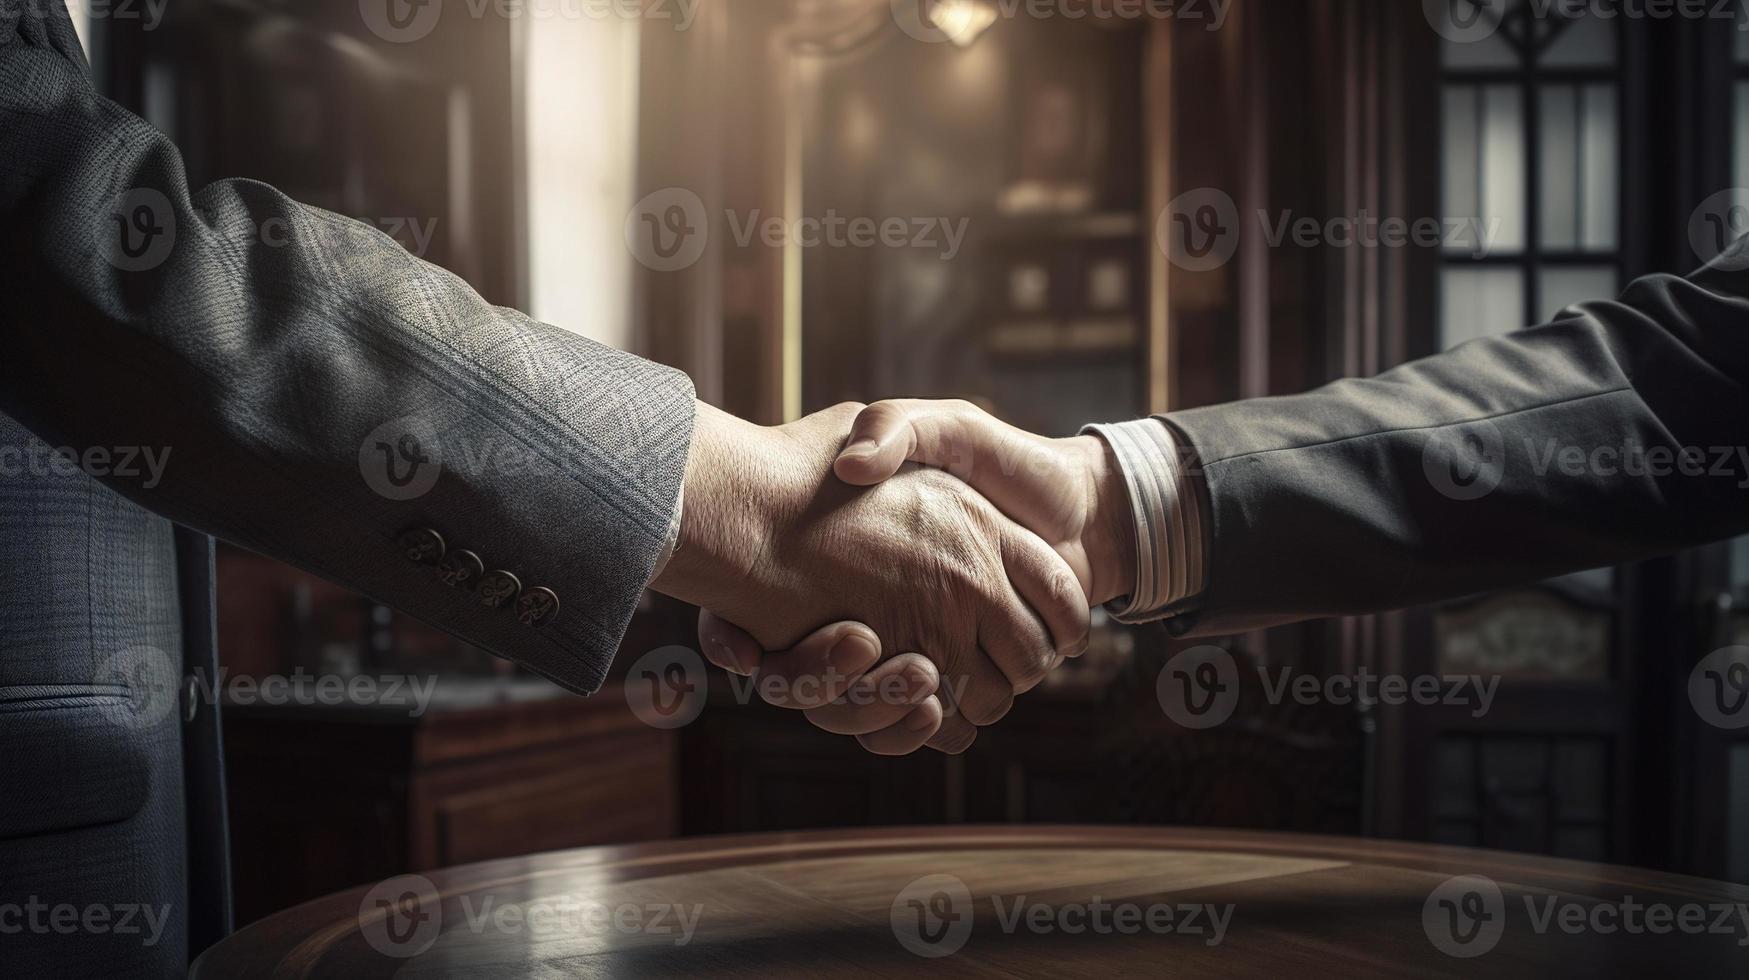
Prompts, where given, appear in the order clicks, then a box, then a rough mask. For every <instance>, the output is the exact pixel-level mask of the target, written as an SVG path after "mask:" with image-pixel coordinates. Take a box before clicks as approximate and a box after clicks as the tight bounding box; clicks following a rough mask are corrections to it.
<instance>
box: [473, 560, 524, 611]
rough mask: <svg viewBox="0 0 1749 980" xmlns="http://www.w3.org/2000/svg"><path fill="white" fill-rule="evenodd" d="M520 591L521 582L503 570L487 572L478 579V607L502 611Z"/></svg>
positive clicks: (514, 599)
mask: <svg viewBox="0 0 1749 980" xmlns="http://www.w3.org/2000/svg"><path fill="white" fill-rule="evenodd" d="M521 591H522V580H521V579H519V578H517V577H516V576H514V575H512V574H510V573H509V572H507V571H505V570H503V569H501V568H500V569H497V570H495V571H490V572H487V573H486V574H485V575H484V576H482V577H481V578H480V605H482V606H485V607H486V608H488V609H503V608H506V607H508V606H509V605H510V604H511V603H512V602H515V601H516V595H517V593H519V592H521Z"/></svg>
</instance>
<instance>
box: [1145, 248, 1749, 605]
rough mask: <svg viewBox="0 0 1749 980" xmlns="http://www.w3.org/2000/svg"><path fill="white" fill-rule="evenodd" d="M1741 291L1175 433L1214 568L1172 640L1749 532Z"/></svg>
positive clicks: (1695, 293) (1219, 411)
mask: <svg viewBox="0 0 1749 980" xmlns="http://www.w3.org/2000/svg"><path fill="white" fill-rule="evenodd" d="M1746 275H1749V273H1745V272H1742V271H1733V270H1728V269H1726V270H1708V271H1706V272H1703V273H1702V274H1700V275H1698V276H1696V277H1691V278H1690V279H1687V280H1684V279H1678V278H1675V277H1669V276H1658V277H1651V278H1648V279H1644V280H1641V281H1639V282H1637V283H1635V284H1633V285H1632V286H1630V287H1629V289H1628V290H1627V292H1626V293H1625V294H1624V296H1623V298H1622V300H1621V301H1619V302H1599V303H1590V304H1585V306H1583V307H1582V308H1580V309H1579V310H1576V311H1572V312H1571V313H1570V314H1569V315H1568V316H1565V317H1563V318H1562V319H1561V320H1558V321H1556V322H1555V323H1552V324H1548V325H1545V326H1541V327H1536V328H1531V329H1528V330H1521V331H1515V332H1513V333H1511V334H1507V335H1504V336H1500V337H1497V338H1492V339H1489V340H1484V341H1478V342H1475V343H1471V344H1467V345H1464V346H1462V347H1459V348H1457V349H1455V350H1453V351H1450V352H1448V353H1445V354H1441V355H1438V356H1435V357H1431V358H1427V359H1424V360H1421V361H1418V362H1415V363H1412V364H1409V365H1406V366H1404V367H1402V368H1399V369H1397V370H1394V371H1391V372H1388V373H1386V374H1384V375H1381V376H1379V377H1377V378H1373V379H1364V380H1348V381H1341V382H1337V383H1336V384H1333V385H1329V386H1327V387H1325V388H1322V389H1319V390H1317V391H1314V392H1310V393H1308V394H1305V395H1298V396H1292V397H1287V398H1273V399H1259V400H1256V401H1251V402H1239V403H1234V404H1231V405H1222V406H1215V407H1212V408H1205V409H1195V410H1191V411H1186V412H1180V413H1176V414H1174V415H1172V416H1170V418H1171V420H1172V422H1173V423H1174V424H1175V425H1176V426H1177V427H1178V428H1179V429H1180V430H1181V431H1183V432H1184V433H1186V435H1187V436H1188V437H1189V440H1190V441H1191V442H1192V443H1193V444H1194V446H1195V448H1196V449H1197V451H1198V452H1199V453H1200V455H1201V458H1202V461H1203V465H1202V470H1203V473H1204V475H1205V478H1206V481H1207V495H1208V501H1209V508H1208V511H1207V513H1206V515H1205V516H1206V519H1207V521H1208V527H1209V529H1210V532H1209V533H1210V537H1209V555H1210V561H1211V564H1210V572H1209V582H1208V590H1207V592H1206V593H1205V595H1204V596H1203V598H1202V600H1201V602H1200V604H1199V608H1197V609H1196V610H1195V611H1194V612H1193V613H1191V614H1190V615H1189V616H1187V617H1184V619H1183V621H1182V622H1180V623H1177V624H1175V626H1176V627H1177V628H1179V629H1184V630H1189V631H1191V632H1193V633H1196V634H1206V633H1218V632H1230V631H1234V630H1239V629H1247V628H1255V627H1257V626H1261V625H1268V624H1271V623H1276V622H1285V621H1291V620H1294V619H1303V618H1307V617H1311V616H1321V615H1336V614H1349V613H1361V612H1370V611H1377V610H1382V609H1390V608H1399V607H1403V606H1408V605H1414V604H1418V603H1422V602H1428V601H1434V600H1438V599H1442V598H1448V597H1453V596H1458V595H1464V594H1468V593H1472V592H1476V591H1482V590H1487V589H1493V588H1502V587H1508V586H1512V585H1517V584H1523V583H1527V582H1532V581H1536V580H1539V579H1542V578H1546V577H1549V576H1552V575H1557V574H1561V573H1564V572H1570V571H1576V570H1580V569H1585V568H1594V567H1599V566H1604V565H1610V564H1615V563H1619V562H1623V561H1630V560H1634V559H1639V558H1645V557H1649V556H1653V555H1657V554H1663V553H1667V552H1670V551H1674V550H1676V549H1679V548H1683V547H1687V546H1691V545H1694V544H1699V543H1703V542H1706V541H1712V540H1718V539H1721V538H1724V537H1727V536H1730V535H1733V534H1741V533H1744V532H1745V531H1749V489H1745V487H1746V486H1749V469H1746V468H1745V465H1744V460H1743V454H1744V449H1743V447H1745V446H1749V423H1746V422H1745V420H1749V383H1746V379H1749V330H1746V329H1745V326H1744V325H1745V324H1746V323H1749V302H1745V300H1744V298H1743V296H1744V292H1745V288H1744V287H1745V277H1746ZM1685 457H1686V460H1687V461H1686V462H1684V459H1685ZM1721 460H1725V461H1726V464H1725V465H1724V466H1722V467H1721V466H1719V465H1718V464H1719V463H1720V461H1721Z"/></svg>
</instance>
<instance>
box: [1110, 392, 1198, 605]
mask: <svg viewBox="0 0 1749 980" xmlns="http://www.w3.org/2000/svg"><path fill="white" fill-rule="evenodd" d="M1081 431H1082V432H1083V433H1088V432H1091V433H1093V434H1094V435H1097V436H1099V437H1100V438H1101V439H1104V440H1105V443H1106V445H1108V446H1110V447H1111V452H1112V455H1113V456H1114V457H1116V459H1117V465H1118V469H1119V470H1120V471H1122V473H1123V479H1124V486H1125V488H1126V489H1127V490H1128V491H1129V501H1130V510H1131V513H1132V515H1133V516H1134V518H1135V522H1136V590H1135V592H1134V593H1132V594H1131V595H1128V596H1124V597H1121V598H1119V599H1117V600H1115V601H1113V602H1112V603H1111V604H1110V605H1108V606H1107V607H1106V608H1107V609H1108V610H1109V611H1110V612H1111V614H1112V615H1113V616H1114V617H1115V618H1116V619H1117V620H1118V622H1122V623H1145V622H1150V621H1153V620H1156V619H1163V618H1166V617H1167V616H1169V615H1171V613H1170V612H1168V610H1170V609H1172V608H1173V607H1175V606H1178V605H1180V604H1182V603H1184V602H1185V601H1186V600H1188V599H1194V598H1195V597H1197V596H1198V595H1201V594H1202V590H1203V586H1204V579H1205V564H1204V554H1203V547H1204V543H1203V522H1202V502H1201V498H1200V497H1199V496H1198V494H1197V489H1196V483H1195V479H1194V477H1193V476H1192V475H1191V474H1190V472H1189V468H1188V467H1187V466H1186V463H1187V461H1188V460H1187V458H1186V456H1185V455H1184V454H1183V453H1181V452H1179V446H1178V441H1177V440H1176V439H1175V438H1173V435H1172V430H1171V428H1169V427H1168V426H1167V425H1166V423H1164V422H1162V421H1161V420H1159V419H1157V418H1148V419H1141V420H1139V421H1135V422H1123V423H1119V424H1116V425H1089V426H1087V427H1086V428H1083V429H1082V430H1081Z"/></svg>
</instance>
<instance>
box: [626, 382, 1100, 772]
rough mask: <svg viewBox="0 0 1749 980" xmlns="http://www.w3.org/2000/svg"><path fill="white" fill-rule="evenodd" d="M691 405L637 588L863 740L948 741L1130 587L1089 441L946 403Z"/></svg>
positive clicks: (910, 744)
mask: <svg viewBox="0 0 1749 980" xmlns="http://www.w3.org/2000/svg"><path fill="white" fill-rule="evenodd" d="M698 412H699V414H698V420H697V426H696V431H695V435H694V439H693V449H692V452H691V454H690V456H689V458H688V461H687V472H686V483H685V496H684V507H683V510H682V519H681V532H680V539H679V544H678V546H677V548H676V550H675V553H674V555H673V557H672V558H671V559H670V561H669V563H668V566H667V567H666V569H664V571H663V573H662V575H661V576H660V577H659V578H658V579H657V581H656V582H655V583H654V587H655V588H656V589H657V590H658V591H662V592H665V593H667V594H669V595H674V596H676V597H678V598H681V599H684V600H686V601H688V602H692V603H694V604H696V605H698V606H700V607H701V609H704V610H708V611H707V612H703V613H701V615H700V619H699V638H700V642H701V644H702V646H703V648H704V651H705V654H706V656H707V657H709V658H710V659H711V661H712V662H714V663H716V664H718V665H719V666H721V667H723V668H725V669H727V670H731V671H735V672H737V673H741V674H746V675H754V674H757V675H758V676H759V679H760V683H758V684H757V685H756V687H757V688H758V689H759V690H760V691H761V693H762V694H763V696H764V697H765V698H766V700H768V701H770V702H772V703H774V704H779V705H782V706H786V707H793V708H799V709H803V710H804V711H805V712H806V714H807V716H808V718H809V720H810V721H812V722H813V723H814V724H815V725H817V726H819V727H821V728H824V729H826V730H828V731H832V732H838V733H841V734H851V735H855V736H857V738H858V739H859V740H860V741H861V742H862V744H863V745H864V746H865V747H866V748H868V749H869V750H871V751H874V752H878V753H882V754H903V753H906V752H911V751H914V750H915V749H917V748H918V747H920V746H922V745H925V744H927V745H930V746H932V747H934V748H937V749H940V750H942V751H945V752H961V751H964V750H965V749H966V748H967V747H968V746H970V745H971V744H972V741H973V739H974V738H975V737H976V734H977V728H978V726H983V725H989V724H992V723H994V722H995V721H997V720H999V719H1000V718H1001V717H1002V716H1003V715H1004V714H1006V713H1007V711H1008V709H1009V707H1010V706H1011V705H1012V704H1013V700H1014V696H1015V695H1016V694H1019V693H1022V692H1025V691H1027V690H1030V689H1031V688H1032V687H1034V686H1035V685H1037V684H1038V683H1039V682H1040V681H1041V680H1042V679H1043V678H1044V677H1045V675H1046V674H1047V673H1049V672H1050V671H1051V670H1052V669H1053V668H1055V667H1056V666H1057V665H1058V664H1060V663H1061V662H1062V660H1063V659H1064V658H1066V657H1075V656H1079V655H1080V654H1081V653H1082V651H1083V650H1085V649H1086V644H1087V633H1088V622H1089V612H1088V610H1089V607H1090V606H1091V605H1092V604H1095V603H1099V602H1104V601H1107V600H1108V599H1110V598H1113V597H1115V596H1117V595H1120V594H1123V593H1124V592H1127V591H1128V585H1129V583H1128V581H1126V580H1127V579H1128V578H1132V577H1133V572H1131V571H1130V566H1131V565H1132V564H1133V558H1132V557H1130V555H1129V554H1128V551H1127V549H1128V548H1133V542H1132V543H1130V544H1128V545H1127V546H1126V543H1125V536H1124V534H1123V533H1122V529H1123V528H1125V527H1127V526H1128V524H1127V523H1126V522H1128V520H1129V518H1128V515H1127V513H1126V510H1125V508H1126V506H1127V504H1126V503H1125V499H1126V498H1125V497H1124V491H1123V489H1122V487H1121V485H1119V483H1118V481H1117V480H1116V479H1115V478H1114V474H1113V468H1114V464H1112V463H1111V462H1110V460H1109V458H1108V457H1107V454H1106V451H1105V448H1104V444H1103V443H1102V442H1101V441H1100V440H1099V439H1097V438H1095V437H1091V436H1087V437H1078V438H1072V439H1045V438H1042V437H1039V436H1035V435H1032V434H1030V433H1026V432H1023V431H1021V430H1019V429H1015V428H1013V427H1011V426H1007V425H1005V424H1003V423H1001V422H999V421H997V420H996V419H994V418H992V417H990V416H989V415H987V414H985V413H983V412H982V411H980V410H979V409H977V408H975V407H974V406H971V405H969V404H967V403H965V402H956V401H947V402H928V401H886V402H880V403H877V404H875V405H872V406H869V407H867V408H864V407H863V406H860V405H855V404H844V405H838V406H835V407H833V408H830V409H827V410H825V411H822V412H818V413H815V414H814V415H810V416H808V417H806V418H803V419H801V420H798V421H796V422H793V423H789V424H787V425H782V426H775V427H762V426H756V425H752V424H751V423H747V422H744V421H742V420H740V419H737V418H735V417H733V416H730V415H727V414H725V413H723V412H720V411H717V410H716V409H713V408H711V407H709V406H707V405H703V404H702V403H701V404H700V406H699V409H698ZM907 461H909V462H912V463H918V464H923V467H918V466H907V465H906V463H907ZM821 624H827V625H824V626H822V625H821ZM792 647H793V648H792ZM767 650H772V651H783V652H781V653H770V654H767V653H764V651H767ZM884 651H893V652H895V653H896V655H894V656H890V657H887V658H885V659H883V652H884ZM802 681H806V682H807V683H801V682H802Z"/></svg>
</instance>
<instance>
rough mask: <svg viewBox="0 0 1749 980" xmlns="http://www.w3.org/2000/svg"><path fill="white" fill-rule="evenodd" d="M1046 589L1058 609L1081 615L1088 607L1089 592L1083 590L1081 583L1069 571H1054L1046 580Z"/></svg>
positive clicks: (1050, 600) (1050, 599)
mask: <svg viewBox="0 0 1749 980" xmlns="http://www.w3.org/2000/svg"><path fill="white" fill-rule="evenodd" d="M1045 589H1046V595H1048V596H1049V597H1050V598H1049V600H1048V601H1049V602H1050V603H1051V604H1052V605H1054V606H1056V607H1057V608H1058V609H1064V610H1068V611H1069V612H1070V613H1071V614H1074V615H1077V616H1080V615H1081V614H1082V613H1083V612H1084V611H1085V610H1086V608H1087V594H1086V593H1084V592H1082V591H1081V583H1080V582H1079V581H1077V580H1076V579H1075V576H1074V574H1073V573H1071V572H1069V571H1066V570H1064V569H1057V570H1056V571H1054V572H1052V573H1051V574H1050V577H1049V578H1048V579H1047V580H1046V581H1045Z"/></svg>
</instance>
